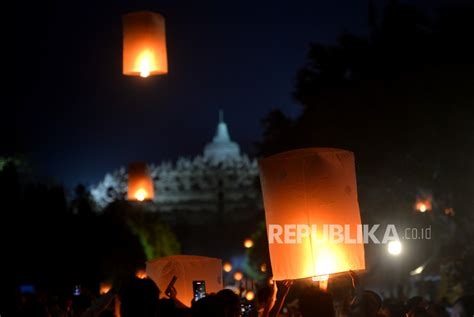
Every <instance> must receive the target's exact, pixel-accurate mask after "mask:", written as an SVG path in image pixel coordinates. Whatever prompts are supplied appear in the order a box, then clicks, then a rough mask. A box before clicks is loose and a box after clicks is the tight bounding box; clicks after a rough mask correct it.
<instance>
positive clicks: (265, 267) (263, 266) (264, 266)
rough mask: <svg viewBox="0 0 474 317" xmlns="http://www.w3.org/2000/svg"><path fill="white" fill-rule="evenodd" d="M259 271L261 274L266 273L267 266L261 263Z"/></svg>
mask: <svg viewBox="0 0 474 317" xmlns="http://www.w3.org/2000/svg"><path fill="white" fill-rule="evenodd" d="M260 271H261V272H263V273H265V272H266V271H267V265H266V264H265V263H262V264H261V265H260Z"/></svg>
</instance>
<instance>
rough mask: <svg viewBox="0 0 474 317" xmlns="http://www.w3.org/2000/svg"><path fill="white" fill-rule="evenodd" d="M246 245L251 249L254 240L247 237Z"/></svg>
mask: <svg viewBox="0 0 474 317" xmlns="http://www.w3.org/2000/svg"><path fill="white" fill-rule="evenodd" d="M244 247H246V248H247V249H250V248H251V247H253V241H252V240H251V239H245V241H244Z"/></svg>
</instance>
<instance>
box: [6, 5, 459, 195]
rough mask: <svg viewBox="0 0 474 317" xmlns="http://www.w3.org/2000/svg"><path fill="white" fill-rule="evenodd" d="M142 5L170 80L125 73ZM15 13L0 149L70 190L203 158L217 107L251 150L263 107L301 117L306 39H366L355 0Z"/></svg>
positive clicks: (45, 8)
mask: <svg viewBox="0 0 474 317" xmlns="http://www.w3.org/2000/svg"><path fill="white" fill-rule="evenodd" d="M445 2H446V3H448V1H445ZM376 3H377V5H378V6H379V7H381V6H382V4H385V1H380V2H377V1H376ZM440 3H442V1H437V3H436V4H433V1H415V4H416V5H418V6H421V7H424V8H427V9H431V8H435V7H436V6H437V5H439V4H440ZM461 3H462V2H461ZM143 9H146V10H152V11H157V12H160V13H162V14H163V15H164V16H165V18H166V23H167V24H166V27H167V44H168V61H169V74H168V75H166V76H158V77H151V78H148V79H146V80H144V79H142V78H133V77H132V78H130V77H124V76H122V74H121V45H122V42H121V15H122V14H124V13H126V12H130V11H134V10H143ZM14 10H15V14H14V15H13V16H14V17H15V19H14V20H15V25H14V29H15V32H16V33H15V34H16V36H14V37H15V57H16V58H18V61H19V63H17V64H18V67H17V69H16V71H15V78H16V88H17V89H16V90H15V96H14V97H15V98H13V99H12V100H13V101H12V102H11V103H10V104H9V105H8V107H7V106H5V107H3V108H4V109H3V113H4V119H5V118H7V119H8V120H6V121H8V123H7V125H6V126H7V127H8V129H7V131H8V133H12V132H13V134H14V137H15V138H14V144H13V145H10V147H8V148H6V147H5V148H4V149H7V150H9V151H15V152H19V153H22V154H25V155H26V156H27V157H28V158H29V160H30V162H31V165H32V167H33V169H34V171H35V173H36V174H38V175H42V176H43V177H45V176H47V177H49V178H51V179H54V180H56V181H58V182H63V183H65V184H66V185H67V186H69V187H72V186H74V185H76V184H77V183H79V182H82V183H84V184H87V185H90V184H92V183H94V182H97V181H98V180H99V179H101V178H102V177H103V175H104V174H105V173H106V172H108V171H112V170H114V169H116V168H118V167H119V166H123V165H127V164H128V163H129V162H130V161H134V160H146V161H148V162H159V161H161V160H163V159H176V158H177V156H178V155H187V156H194V155H196V154H198V153H200V152H201V151H202V148H203V146H204V144H205V143H206V142H209V141H210V140H211V138H212V136H213V134H214V130H215V127H216V123H217V119H218V109H220V108H222V109H223V110H224V111H225V121H226V122H227V123H228V126H229V129H230V133H231V136H232V138H233V139H234V140H235V141H237V142H238V143H239V144H240V145H241V147H242V148H243V150H244V151H245V152H247V153H250V154H252V153H253V152H254V150H255V149H254V147H253V143H254V142H256V141H258V140H259V138H260V134H261V127H260V119H261V118H262V117H264V116H265V115H266V114H267V113H268V111H269V110H271V109H272V108H275V107H280V108H282V109H283V110H284V112H285V113H287V114H290V115H292V116H296V115H297V114H298V113H299V110H300V109H299V106H298V105H296V104H295V103H294V101H293V100H292V98H291V91H292V89H293V81H294V78H295V74H296V71H297V70H298V68H300V67H301V66H302V65H303V64H304V61H305V55H306V53H307V49H308V46H309V43H310V42H322V43H334V42H335V40H336V38H337V35H338V34H340V33H341V31H343V30H350V31H351V32H353V33H356V34H364V33H366V31H367V1H353V0H337V1H335V0H331V1H307V2H296V1H281V2H276V1H271V2H258V3H257V2H256V1H252V2H250V1H249V2H246V1H232V2H231V1H204V2H203V1H187V2H185V1H158V0H155V1H140V0H136V1H131V0H130V1H56V2H54V1H49V2H43V1H36V2H18V7H16V8H15V9H14ZM11 117H13V120H9V119H10V118H11ZM4 122H5V121H4ZM4 126H5V123H4ZM3 135H5V134H3Z"/></svg>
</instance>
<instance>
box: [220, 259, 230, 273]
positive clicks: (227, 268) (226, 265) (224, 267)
mask: <svg viewBox="0 0 474 317" xmlns="http://www.w3.org/2000/svg"><path fill="white" fill-rule="evenodd" d="M222 269H223V270H224V272H227V273H229V272H230V271H232V264H230V263H229V262H225V263H224V265H223V266H222Z"/></svg>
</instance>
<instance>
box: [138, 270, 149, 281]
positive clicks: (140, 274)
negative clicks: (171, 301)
mask: <svg viewBox="0 0 474 317" xmlns="http://www.w3.org/2000/svg"><path fill="white" fill-rule="evenodd" d="M135 276H136V277H137V278H139V279H141V280H143V279H146V278H147V277H148V276H147V275H146V272H145V270H141V269H140V270H138V271H137V272H136V273H135Z"/></svg>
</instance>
